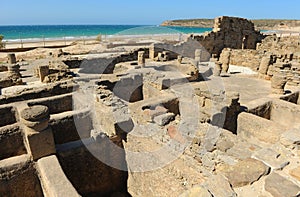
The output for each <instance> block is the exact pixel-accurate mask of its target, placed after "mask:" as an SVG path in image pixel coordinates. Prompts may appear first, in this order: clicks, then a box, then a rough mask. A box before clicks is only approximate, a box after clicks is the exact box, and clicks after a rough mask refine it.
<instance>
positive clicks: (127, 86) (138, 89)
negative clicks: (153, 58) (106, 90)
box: [112, 74, 143, 102]
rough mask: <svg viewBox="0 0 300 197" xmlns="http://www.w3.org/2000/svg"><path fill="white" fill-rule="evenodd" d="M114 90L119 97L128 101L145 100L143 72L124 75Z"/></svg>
mask: <svg viewBox="0 0 300 197" xmlns="http://www.w3.org/2000/svg"><path fill="white" fill-rule="evenodd" d="M112 91H113V93H114V94H115V95H116V96H117V97H119V98H121V99H122V100H125V101H127V102H137V101H140V100H143V76H142V75H141V74H130V75H126V76H123V77H121V78H120V81H119V82H117V83H116V85H115V86H114V88H113V90H112Z"/></svg>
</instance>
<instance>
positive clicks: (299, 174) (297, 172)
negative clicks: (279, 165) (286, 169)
mask: <svg viewBox="0 0 300 197" xmlns="http://www.w3.org/2000/svg"><path fill="white" fill-rule="evenodd" d="M290 175H291V176H292V177H294V178H295V179H297V180H298V181H300V166H298V167H297V168H294V169H292V170H291V171H290Z"/></svg>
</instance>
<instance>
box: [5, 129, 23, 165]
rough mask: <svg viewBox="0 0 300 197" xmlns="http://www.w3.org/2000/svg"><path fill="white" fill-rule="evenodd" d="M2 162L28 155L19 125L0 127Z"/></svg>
mask: <svg viewBox="0 0 300 197" xmlns="http://www.w3.org/2000/svg"><path fill="white" fill-rule="evenodd" d="M0 136H1V137H0V160H2V159H6V158H9V157H14V156H18V155H22V154H26V153H27V152H26V148H25V145H24V142H23V132H22V130H21V128H20V125H19V124H13V125H8V126H4V127H0Z"/></svg>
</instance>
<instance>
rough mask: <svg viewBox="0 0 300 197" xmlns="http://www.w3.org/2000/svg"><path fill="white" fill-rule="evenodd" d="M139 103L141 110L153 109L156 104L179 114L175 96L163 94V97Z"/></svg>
mask: <svg viewBox="0 0 300 197" xmlns="http://www.w3.org/2000/svg"><path fill="white" fill-rule="evenodd" d="M141 104H142V105H141V110H143V111H144V110H146V109H154V108H155V107H156V106H163V107H164V108H166V109H167V110H168V111H169V112H171V113H173V114H175V115H178V114H180V110H179V99H178V98H177V97H175V96H165V97H164V98H156V99H151V100H147V101H145V102H143V103H141Z"/></svg>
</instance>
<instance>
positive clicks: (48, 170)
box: [37, 155, 80, 197]
mask: <svg viewBox="0 0 300 197" xmlns="http://www.w3.org/2000/svg"><path fill="white" fill-rule="evenodd" d="M37 170H38V172H39V176H40V180H41V183H42V185H43V193H44V195H45V196H72V197H73V196H74V197H76V196H78V197H79V196H80V195H79V194H78V193H77V191H76V190H75V188H74V187H73V185H72V184H71V183H70V181H69V180H68V179H67V177H66V175H65V174H64V172H63V170H62V168H61V166H60V164H59V162H58V160H57V157H56V156H55V155H53V156H49V157H44V158H42V159H39V160H38V161H37Z"/></svg>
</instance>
